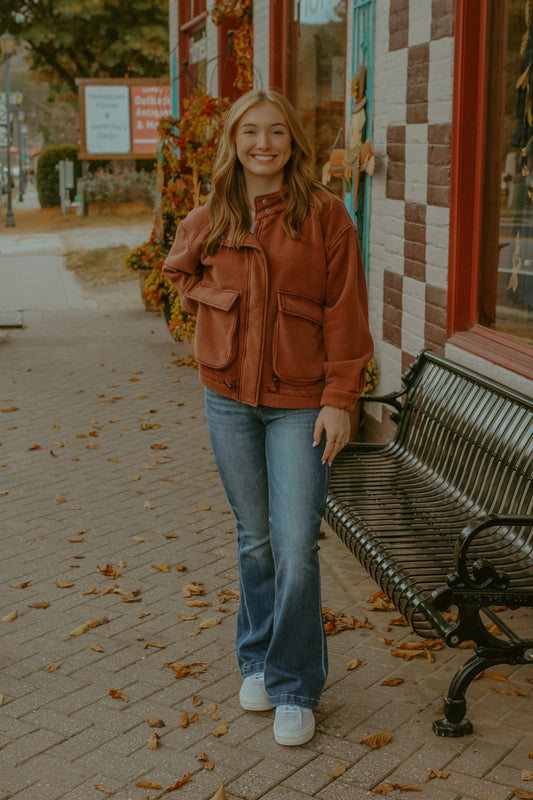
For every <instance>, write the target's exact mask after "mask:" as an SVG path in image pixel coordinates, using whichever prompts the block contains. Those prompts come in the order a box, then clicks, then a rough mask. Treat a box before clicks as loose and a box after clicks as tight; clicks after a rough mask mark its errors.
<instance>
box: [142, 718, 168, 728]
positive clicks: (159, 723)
mask: <svg viewBox="0 0 533 800" xmlns="http://www.w3.org/2000/svg"><path fill="white" fill-rule="evenodd" d="M146 721H147V723H148V725H149V726H150V727H151V728H164V727H165V723H164V722H163V720H162V719H155V718H154V717H150V718H149V719H147V720H146Z"/></svg>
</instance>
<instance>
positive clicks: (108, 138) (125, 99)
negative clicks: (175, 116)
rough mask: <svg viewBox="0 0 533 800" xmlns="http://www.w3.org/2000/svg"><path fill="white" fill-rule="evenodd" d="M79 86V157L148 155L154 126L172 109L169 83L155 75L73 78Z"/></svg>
mask: <svg viewBox="0 0 533 800" xmlns="http://www.w3.org/2000/svg"><path fill="white" fill-rule="evenodd" d="M76 82H77V84H78V90H79V101H80V103H79V105H80V128H81V134H82V136H81V139H82V141H81V153H80V158H82V159H91V158H115V157H118V156H120V157H121V158H151V157H155V155H156V151H157V141H158V133H157V126H158V123H159V120H160V118H161V117H163V116H168V115H169V114H170V113H171V97H170V86H169V85H168V83H166V82H165V81H163V80H158V79H155V80H154V79H152V80H150V79H146V80H145V79H129V80H128V79H125V80H112V79H101V80H98V79H97V80H90V79H86V78H81V79H79V80H78V81H76Z"/></svg>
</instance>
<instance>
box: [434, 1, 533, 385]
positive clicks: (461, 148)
mask: <svg viewBox="0 0 533 800" xmlns="http://www.w3.org/2000/svg"><path fill="white" fill-rule="evenodd" d="M487 2H488V0H455V69H454V87H453V98H454V99H453V124H452V146H451V170H450V245H449V272H448V315H447V335H448V342H449V343H450V344H453V345H456V346H457V347H460V348H461V349H463V350H467V351H469V352H471V353H474V354H475V355H478V356H480V357H481V358H484V359H486V360H487V361H491V362H493V363H495V364H498V365H500V366H502V367H505V368H506V369H510V370H512V371H513V372H517V373H519V374H521V375H524V376H525V377H526V378H529V379H533V348H532V347H530V346H528V345H526V344H523V343H521V342H519V341H516V340H514V339H511V338H510V337H507V336H505V335H503V334H500V333H498V332H496V331H493V330H492V329H490V328H486V327H484V326H482V325H479V324H478V323H477V319H478V283H479V263H480V257H481V235H482V227H481V222H482V199H483V175H484V148H485V120H486V111H487V106H486V98H487V91H486V84H487V69H486V64H487V44H488V43H487V20H488V14H487Z"/></svg>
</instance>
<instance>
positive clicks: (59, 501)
mask: <svg viewBox="0 0 533 800" xmlns="http://www.w3.org/2000/svg"><path fill="white" fill-rule="evenodd" d="M55 499H56V500H57V502H58V503H66V502H67V501H66V499H65V498H64V497H63V496H62V495H60V494H56V495H55Z"/></svg>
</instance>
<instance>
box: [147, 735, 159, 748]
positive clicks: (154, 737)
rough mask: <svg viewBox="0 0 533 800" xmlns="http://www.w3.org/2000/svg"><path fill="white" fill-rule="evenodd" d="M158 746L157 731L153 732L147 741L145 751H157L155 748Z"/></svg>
mask: <svg viewBox="0 0 533 800" xmlns="http://www.w3.org/2000/svg"><path fill="white" fill-rule="evenodd" d="M158 744H159V734H158V733H157V731H154V732H153V733H152V735H151V736H150V738H149V739H148V741H147V742H146V749H147V750H157V746H158Z"/></svg>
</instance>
